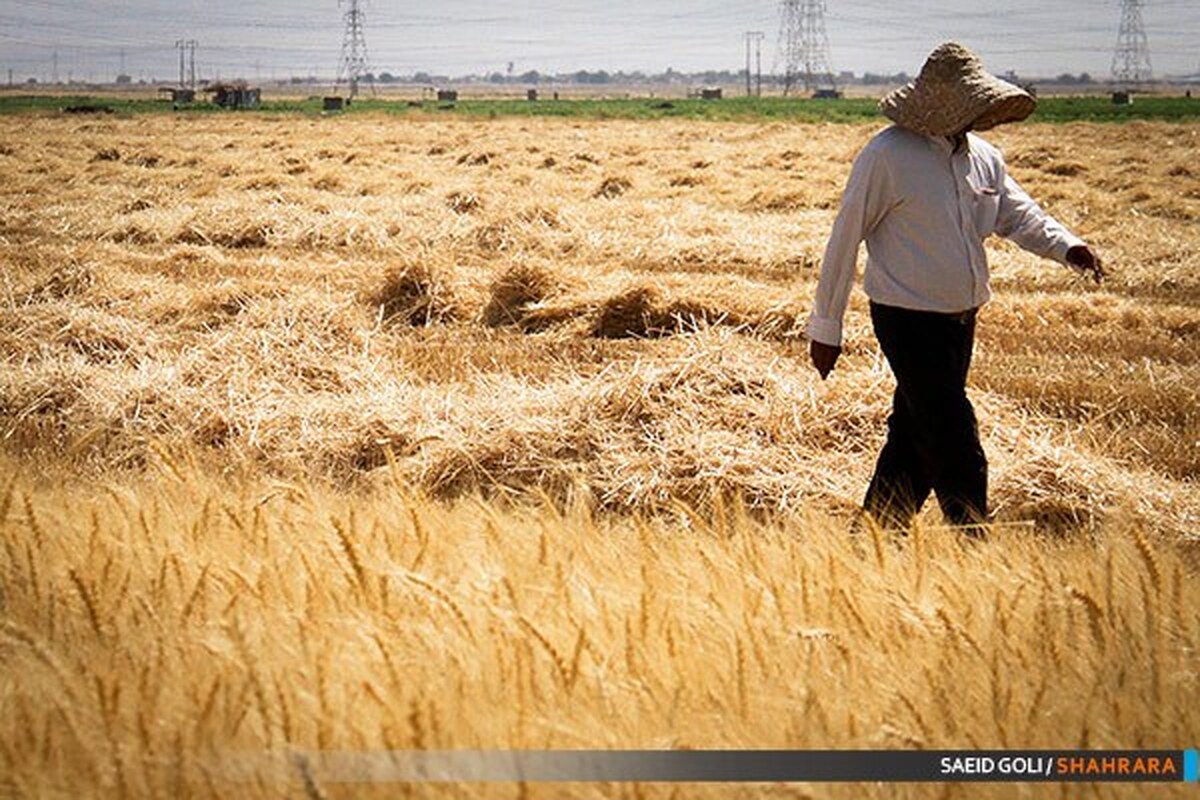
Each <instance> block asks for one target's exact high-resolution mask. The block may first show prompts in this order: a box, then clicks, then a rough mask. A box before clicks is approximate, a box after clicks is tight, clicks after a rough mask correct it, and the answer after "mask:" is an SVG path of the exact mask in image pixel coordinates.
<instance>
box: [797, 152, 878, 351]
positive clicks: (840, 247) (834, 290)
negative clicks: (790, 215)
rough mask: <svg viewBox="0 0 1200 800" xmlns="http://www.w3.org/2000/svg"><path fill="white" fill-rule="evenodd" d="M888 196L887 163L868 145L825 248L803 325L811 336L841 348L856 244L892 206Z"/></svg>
mask: <svg viewBox="0 0 1200 800" xmlns="http://www.w3.org/2000/svg"><path fill="white" fill-rule="evenodd" d="M890 195H891V180H890V178H889V175H888V169H887V164H886V163H885V161H884V159H883V158H882V157H881V155H880V153H879V152H878V151H877V150H876V149H874V148H872V147H869V146H868V147H867V149H865V150H863V151H862V152H861V153H859V155H858V158H856V159H855V160H854V166H853V167H852V168H851V170H850V178H849V180H848V181H847V182H846V189H845V191H844V192H843V194H842V205H841V209H840V210H839V211H838V215H837V219H836V221H835V222H834V223H833V230H832V231H831V232H830V234H829V243H828V244H827V245H826V247H825V258H824V259H823V260H822V262H821V277H820V279H819V280H818V282H817V292H816V296H815V297H814V298H813V308H812V313H811V315H810V316H809V318H808V325H807V328H806V331H807V333H808V337H809V338H810V339H813V340H814V341H817V342H821V343H822V344H827V345H832V346H834V347H839V346H841V343H842V317H844V316H845V314H846V305H847V303H848V302H849V300H850V289H851V287H852V286H853V285H854V271H855V265H856V262H857V260H858V245H859V244H860V243H861V242H862V240H863V239H864V238H865V237H866V236H867V235H868V234H869V233H870V232H871V230H872V229H874V227H875V226H876V225H877V224H878V223H879V220H881V219H883V216H884V214H885V213H887V209H888V208H890V207H891V197H890Z"/></svg>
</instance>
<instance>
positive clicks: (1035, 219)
mask: <svg viewBox="0 0 1200 800" xmlns="http://www.w3.org/2000/svg"><path fill="white" fill-rule="evenodd" d="M1035 105H1036V101H1035V100H1034V98H1033V97H1032V96H1030V95H1029V94H1028V93H1027V92H1025V91H1024V90H1022V89H1021V88H1019V87H1017V86H1014V85H1012V84H1010V83H1007V82H1005V81H1002V80H1000V79H999V78H996V77H994V76H992V75H990V74H988V73H987V72H986V71H985V70H984V68H983V64H982V62H981V61H980V59H979V57H978V56H976V55H975V54H974V53H973V52H971V51H970V50H969V49H967V48H966V47H964V46H962V45H960V44H957V43H954V42H950V43H946V44H943V45H941V46H939V47H938V48H937V49H936V50H934V51H933V53H932V54H930V56H929V59H928V60H927V61H926V62H925V65H924V66H923V67H922V69H921V73H920V75H919V76H918V77H917V79H916V80H915V81H914V82H912V83H910V84H909V85H907V86H905V87H903V88H901V89H898V90H896V91H894V92H892V93H891V94H890V95H888V96H887V97H885V98H884V99H883V100H882V101H881V103H880V107H881V109H882V111H883V114H884V115H885V116H887V117H888V118H889V119H890V120H892V122H894V123H895V124H894V125H892V126H890V127H888V128H887V129H886V130H884V131H882V132H881V133H879V134H878V135H876V136H875V137H874V138H873V139H872V140H871V141H870V143H868V144H867V146H866V147H865V148H864V149H863V150H862V152H861V153H859V155H858V157H857V159H856V160H855V162H854V166H853V168H852V169H851V172H850V178H849V180H848V182H847V184H846V189H845V193H844V195H843V197H842V205H841V209H840V210H839V212H838V216H837V221H836V222H835V223H834V226H833V231H832V233H831V234H830V237H829V244H828V246H827V248H826V250H825V258H824V261H823V263H822V265H821V277H820V281H819V283H818V285H817V291H816V297H815V299H814V301H813V309H812V314H811V316H810V318H809V320H808V325H807V332H808V336H809V339H810V340H811V344H810V355H811V358H812V363H813V366H814V367H816V369H817V371H818V372H819V373H820V374H821V378H822V379H824V378H826V377H828V375H829V373H830V372H831V371H832V370H833V368H834V365H835V364H836V363H837V360H838V357H839V356H840V355H841V344H842V317H843V316H844V314H845V311H846V304H847V301H848V299H849V295H850V289H851V286H852V285H853V282H854V274H855V261H856V258H857V253H858V245H859V243H860V242H861V241H862V240H864V239H865V240H866V242H867V265H866V270H865V275H864V279H863V288H864V290H865V291H866V294H867V296H868V298H869V299H870V309H871V322H872V325H873V327H874V330H875V336H876V338H877V339H878V340H879V345H880V347H881V349H882V350H883V354H884V356H885V357H886V358H887V361H888V365H889V366H890V367H891V369H892V372H893V374H894V375H895V378H896V391H895V395H894V397H893V400H892V412H891V416H890V417H889V418H888V436H887V442H886V444H885V445H884V447H883V450H882V452H880V454H879V459H878V462H877V463H876V465H875V474H874V476H873V477H872V479H871V483H870V486H869V487H868V489H867V494H866V499H865V501H864V503H863V507H864V509H865V510H866V512H867V513H868V514H870V515H871V516H872V517H873V518H874V519H875V520H876V522H878V523H879V524H880V525H881V526H883V527H885V528H897V529H904V528H907V527H908V526H909V524H910V523H911V522H912V519H913V517H914V516H916V514H917V512H919V511H920V509H921V506H922V505H923V504H924V503H925V500H926V499H927V498H928V497H929V494H930V492H934V493H936V495H937V499H938V503H939V504H940V505H941V508H942V513H943V514H944V515H945V517H946V519H947V520H948V521H949V522H950V523H951V524H953V525H961V526H980V527H976V528H975V530H976V531H982V530H983V528H982V526H983V525H984V524H985V523H986V521H987V459H986V457H985V455H984V452H983V447H982V446H981V445H980V442H979V432H978V428H977V425H976V421H975V412H974V410H973V409H972V407H971V402H970V401H969V400H968V399H967V394H966V381H967V371H968V369H969V367H970V364H971V350H972V347H973V345H974V337H975V318H976V313H977V312H978V310H979V307H980V306H982V305H983V304H984V303H986V302H987V300H988V298H989V297H990V289H989V286H988V265H987V255H986V252H985V251H984V247H983V240H984V239H986V238H987V237H988V236H989V235H990V234H992V233H997V234H1000V235H1001V236H1004V237H1006V238H1008V239H1011V240H1012V241H1013V242H1015V243H1016V244H1018V245H1019V246H1021V247H1022V248H1024V249H1025V250H1028V251H1030V252H1032V253H1035V254H1037V255H1039V256H1044V257H1047V258H1052V259H1055V260H1057V261H1060V262H1062V263H1065V264H1067V265H1069V266H1071V267H1073V268H1075V269H1076V270H1079V271H1080V272H1082V273H1086V274H1090V275H1091V276H1092V278H1094V279H1095V280H1096V282H1097V283H1099V282H1100V281H1101V279H1102V278H1103V277H1104V269H1103V267H1102V266H1101V263H1100V258H1099V256H1097V254H1096V253H1095V251H1093V250H1092V249H1091V248H1090V247H1089V246H1088V245H1087V244H1085V243H1084V242H1083V241H1082V240H1081V239H1079V238H1078V237H1076V236H1075V235H1074V234H1072V233H1071V232H1070V231H1068V230H1067V229H1066V228H1065V227H1063V225H1061V224H1060V223H1059V222H1058V221H1056V220H1055V219H1053V218H1052V217H1050V216H1049V215H1047V214H1046V212H1044V211H1043V210H1042V209H1041V208H1040V207H1039V206H1038V205H1037V203H1035V202H1034V201H1033V200H1032V199H1031V198H1030V197H1029V195H1028V194H1026V193H1025V192H1024V191H1023V190H1022V189H1021V187H1020V186H1018V185H1017V183H1016V181H1014V180H1013V179H1012V178H1011V177H1010V176H1009V175H1008V174H1007V171H1006V168H1005V164H1004V158H1003V156H1002V155H1001V154H1000V152H999V151H998V150H997V149H996V148H994V147H993V146H992V145H990V144H988V143H987V142H986V141H984V140H983V139H981V138H980V137H978V136H976V135H974V134H972V133H970V131H981V130H987V129H989V128H993V127H995V126H997V125H1000V124H1003V123H1006V122H1016V121H1020V120H1022V119H1025V118H1026V117H1028V116H1029V115H1030V114H1031V113H1033V109H1034V106H1035Z"/></svg>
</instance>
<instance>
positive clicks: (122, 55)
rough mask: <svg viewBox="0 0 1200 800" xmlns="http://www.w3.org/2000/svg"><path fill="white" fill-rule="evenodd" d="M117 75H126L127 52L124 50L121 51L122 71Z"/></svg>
mask: <svg viewBox="0 0 1200 800" xmlns="http://www.w3.org/2000/svg"><path fill="white" fill-rule="evenodd" d="M117 74H118V75H124V74H125V51H124V50H122V51H121V71H120V72H118V73H117Z"/></svg>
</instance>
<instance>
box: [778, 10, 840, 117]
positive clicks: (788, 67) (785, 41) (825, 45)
mask: <svg viewBox="0 0 1200 800" xmlns="http://www.w3.org/2000/svg"><path fill="white" fill-rule="evenodd" d="M779 58H780V59H781V60H782V61H783V64H784V75H783V93H784V95H787V94H788V93H789V92H790V91H791V89H792V87H793V86H794V85H795V84H796V83H797V82H798V81H801V80H802V81H803V82H804V88H805V90H806V91H808V92H817V91H821V90H825V89H828V90H832V91H835V92H836V91H837V80H836V79H835V78H834V75H833V67H832V66H830V64H831V58H830V56H829V36H828V34H827V33H826V32H825V0H782V2H781V3H780V4H779Z"/></svg>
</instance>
